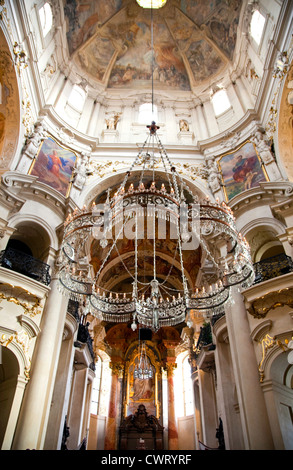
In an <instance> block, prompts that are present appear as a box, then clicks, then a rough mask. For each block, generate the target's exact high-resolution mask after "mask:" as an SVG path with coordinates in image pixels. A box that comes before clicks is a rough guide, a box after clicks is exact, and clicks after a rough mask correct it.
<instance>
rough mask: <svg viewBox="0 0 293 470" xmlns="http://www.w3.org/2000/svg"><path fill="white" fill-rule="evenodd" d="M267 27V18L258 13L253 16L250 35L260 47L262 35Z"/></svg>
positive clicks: (256, 11)
mask: <svg viewBox="0 0 293 470" xmlns="http://www.w3.org/2000/svg"><path fill="white" fill-rule="evenodd" d="M264 25H265V17H264V16H263V15H262V14H261V13H260V12H259V11H258V10H255V12H254V13H253V15H252V18H251V22H250V34H251V37H252V38H253V39H254V40H255V42H256V44H257V45H259V44H260V41H261V38H262V33H263V29H264Z"/></svg>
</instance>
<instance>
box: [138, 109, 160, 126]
mask: <svg viewBox="0 0 293 470" xmlns="http://www.w3.org/2000/svg"><path fill="white" fill-rule="evenodd" d="M152 121H155V122H157V121H158V114H157V107H156V106H155V105H154V106H153V110H152V103H144V104H142V105H141V106H140V107H139V115H138V122H139V123H140V124H145V125H146V126H147V125H149V124H151V122H152Z"/></svg>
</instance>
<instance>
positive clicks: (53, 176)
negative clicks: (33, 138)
mask: <svg viewBox="0 0 293 470" xmlns="http://www.w3.org/2000/svg"><path fill="white" fill-rule="evenodd" d="M76 160H77V155H76V153H75V152H73V151H72V150H71V149H69V148H65V147H63V146H62V145H60V144H59V143H58V142H57V141H56V140H55V139H54V138H53V137H51V136H49V137H47V138H46V139H45V140H44V141H43V142H42V144H41V146H40V148H39V151H38V154H37V156H36V158H35V160H34V162H33V164H32V166H31V168H30V171H29V174H31V175H33V176H37V177H38V181H40V182H42V183H45V184H47V185H48V186H50V187H51V188H54V189H56V190H57V191H59V192H60V193H61V194H62V195H63V196H65V197H66V196H67V195H68V193H69V191H70V185H71V178H72V172H73V168H74V166H75V164H76Z"/></svg>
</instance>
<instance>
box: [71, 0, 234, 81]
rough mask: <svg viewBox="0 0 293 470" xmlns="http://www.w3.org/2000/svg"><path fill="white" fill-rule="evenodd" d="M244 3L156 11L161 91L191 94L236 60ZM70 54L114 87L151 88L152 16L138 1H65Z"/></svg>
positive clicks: (182, 2) (177, 5)
mask: <svg viewBox="0 0 293 470" xmlns="http://www.w3.org/2000/svg"><path fill="white" fill-rule="evenodd" d="M241 4H242V1H241V0H209V1H207V0H197V1H196V2H194V1H191V0H168V1H167V4H166V5H165V6H164V7H163V8H161V9H159V10H154V12H153V17H154V30H153V31H154V35H153V39H154V57H153V59H154V64H153V74H154V75H153V78H154V85H155V88H156V89H164V88H168V89H175V90H190V89H192V88H193V87H196V86H197V84H198V83H199V82H202V81H209V82H210V81H211V79H212V78H213V77H216V76H217V74H218V73H219V72H220V71H222V69H223V68H224V67H225V66H226V65H227V64H228V63H229V62H231V61H232V59H233V54H234V50H235V45H236V39H237V26H238V23H239V14H240V9H241ZM64 14H65V18H66V22H67V41H68V50H69V53H70V55H71V57H72V59H73V60H74V61H75V63H76V64H77V65H78V66H79V67H81V70H82V71H83V72H84V73H87V74H88V75H89V76H91V77H92V78H94V79H95V80H97V81H98V82H99V83H100V84H102V85H104V86H105V87H109V88H134V89H136V88H138V87H139V88H141V87H144V86H145V87H148V88H149V86H150V81H151V78H152V50H151V13H150V10H149V9H143V8H141V7H140V6H138V4H137V2H136V1H135V0H107V2H105V1H104V0H95V1H88V0H80V1H77V0H73V1H71V0H64Z"/></svg>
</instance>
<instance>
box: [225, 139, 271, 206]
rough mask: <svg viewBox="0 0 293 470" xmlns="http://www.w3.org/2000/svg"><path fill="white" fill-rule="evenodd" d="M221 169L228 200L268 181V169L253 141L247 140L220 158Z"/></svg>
mask: <svg viewBox="0 0 293 470" xmlns="http://www.w3.org/2000/svg"><path fill="white" fill-rule="evenodd" d="M218 167H219V171H220V173H221V175H222V183H223V188H224V192H225V196H226V199H227V201H229V200H230V199H232V198H233V197H235V196H237V194H240V193H242V192H243V191H246V190H248V189H251V188H255V187H256V186H259V183H260V182H261V181H268V176H267V173H266V170H265V168H264V166H263V164H262V162H261V160H260V157H259V155H258V153H257V151H256V148H255V145H254V143H253V142H250V141H246V142H244V144H242V145H241V146H240V147H238V148H237V149H235V150H233V151H232V152H229V153H225V154H224V155H222V156H221V157H220V158H219V160H218Z"/></svg>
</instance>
